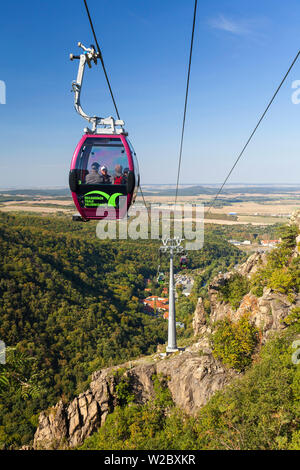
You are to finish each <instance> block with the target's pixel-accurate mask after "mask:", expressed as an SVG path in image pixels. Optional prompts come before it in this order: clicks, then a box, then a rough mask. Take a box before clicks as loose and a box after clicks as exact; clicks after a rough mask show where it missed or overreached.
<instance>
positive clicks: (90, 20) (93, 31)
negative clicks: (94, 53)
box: [83, 0, 120, 119]
mask: <svg viewBox="0 0 300 470" xmlns="http://www.w3.org/2000/svg"><path fill="white" fill-rule="evenodd" d="M83 1H84V5H85V8H86V12H87V15H88V18H89V22H90V25H91V29H92V33H93V36H94V39H95V43H96V47H97V50H98V56H99V59H100V61H101V64H102V68H103V72H104V75H105V78H106V82H107V85H108V88H109V91H110V96H111V98H112V101H113V104H114V107H115V110H116V114H117V116H118V119H120V115H119V111H118V108H117V105H116V101H115V98H114V95H113V92H112V88H111V85H110V81H109V78H108V75H107V72H106V68H105V65H104V60H103V56H102V53H101V50H100V46H99V43H98V41H97V36H96V33H95V29H94V26H93V22H92V18H91V15H90V12H89V8H88V5H87V2H86V0H83Z"/></svg>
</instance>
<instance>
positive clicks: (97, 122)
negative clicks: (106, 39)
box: [70, 42, 126, 134]
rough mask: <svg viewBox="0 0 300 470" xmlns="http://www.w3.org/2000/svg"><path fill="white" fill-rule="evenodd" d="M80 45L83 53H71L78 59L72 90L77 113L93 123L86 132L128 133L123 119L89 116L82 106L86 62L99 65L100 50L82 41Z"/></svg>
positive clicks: (89, 64) (72, 56)
mask: <svg viewBox="0 0 300 470" xmlns="http://www.w3.org/2000/svg"><path fill="white" fill-rule="evenodd" d="M78 47H81V48H82V49H83V51H84V52H83V53H82V54H80V55H74V54H70V59H71V60H74V59H78V60H79V66H78V73H77V79H76V81H73V82H72V91H74V95H75V96H74V106H75V109H76V111H77V113H78V114H79V115H80V116H81V117H83V118H84V119H86V120H87V121H88V122H90V123H91V124H92V129H89V128H87V127H86V128H85V129H84V132H85V133H88V134H126V132H125V129H124V128H123V126H124V121H122V120H121V119H114V118H113V117H112V116H109V117H107V118H102V117H98V116H89V115H88V114H86V113H85V112H84V111H83V109H82V106H81V101H80V96H81V90H82V83H83V77H84V71H85V66H86V64H87V65H88V67H89V68H91V67H92V63H93V62H94V64H95V65H97V59H98V58H99V52H97V51H96V50H95V47H94V46H91V47H89V48H87V47H85V46H84V45H83V44H82V43H81V42H79V43H78Z"/></svg>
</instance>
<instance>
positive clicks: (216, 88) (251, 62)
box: [0, 0, 300, 188]
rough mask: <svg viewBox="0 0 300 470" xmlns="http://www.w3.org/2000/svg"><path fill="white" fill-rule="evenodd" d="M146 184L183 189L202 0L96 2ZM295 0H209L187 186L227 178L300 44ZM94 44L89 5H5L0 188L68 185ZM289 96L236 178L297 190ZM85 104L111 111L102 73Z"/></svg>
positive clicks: (299, 113)
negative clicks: (83, 57) (75, 85)
mask: <svg viewBox="0 0 300 470" xmlns="http://www.w3.org/2000/svg"><path fill="white" fill-rule="evenodd" d="M88 4H89V8H90V11H91V13H92V16H93V19H94V24H95V28H96V31H97V35H98V40H99V43H100V46H101V47H102V52H103V56H104V60H105V63H106V67H107V69H108V72H109V75H110V79H111V83H112V87H113V90H114V93H115V96H116V100H117V103H118V107H119V111H120V114H121V118H122V119H124V120H125V123H126V129H127V130H128V132H129V136H130V138H131V141H132V143H133V145H134V147H135V149H136V152H137V155H138V157H139V163H140V169H141V174H142V182H143V183H144V184H149V183H160V184H161V183H166V184H172V183H175V182H176V174H177V161H178V150H179V143H180V129H181V121H182V112H183V104H184V93H185V82H186V72H187V62H188V52H189V41H190V34H191V23H192V15H193V6H194V0H186V1H184V2H183V1H182V0H159V1H158V0H151V1H149V0H147V1H146V0H127V1H126V2H124V1H120V0H115V1H114V2H99V1H96V0H89V1H88ZM299 24H300V3H299V1H297V0H287V1H286V2H282V1H281V0H259V1H258V0H251V1H248V0H243V1H241V0H222V1H221V0H215V1H214V2H211V1H208V0H207V1H199V2H198V14H197V24H196V32H195V43H194V56H193V64H192V72H191V83H190V96H189V104H188V114H187V121H186V134H185V141H184V151H183V162H182V173H181V179H180V181H181V183H220V182H221V181H222V180H223V179H224V177H225V175H226V173H227V172H228V170H229V168H230V167H231V165H232V163H233V161H234V159H235V158H236V155H237V154H238V152H239V151H240V150H241V148H242V146H243V144H244V143H245V141H246V139H247V137H248V136H249V133H250V131H251V130H252V129H253V127H254V126H255V124H256V121H257V119H258V116H259V115H260V114H261V113H262V111H263V109H264V107H265V106H266V104H267V102H268V100H269V99H270V97H271V96H272V94H273V92H274V90H275V88H276V87H277V86H278V84H279V82H280V80H281V78H282V76H283V74H284V73H285V72H286V70H287V68H288V66H289V64H290V63H291V61H292V60H293V58H294V57H295V55H296V53H297V51H298V49H299V46H300V37H299V36H300V28H299ZM78 41H81V42H83V43H84V44H86V45H89V44H91V43H92V42H93V39H92V36H91V31H90V28H89V23H88V20H87V17H86V13H85V10H84V5H83V1H82V0H64V1H63V2H61V1H57V0H52V1H50V0H44V1H41V0H40V1H37V0H32V1H31V2H24V0H15V1H14V2H5V3H4V4H3V5H2V6H1V17H0V48H1V64H0V80H3V81H5V83H6V90H7V97H6V104H5V105H3V104H0V123H1V125H0V139H1V149H0V167H1V172H0V187H1V188H6V187H32V186H67V182H68V172H69V165H70V161H71V157H72V153H73V151H74V148H75V146H76V143H77V141H78V140H79V138H80V136H81V134H82V130H83V128H84V127H85V125H86V124H85V121H84V120H83V119H82V118H80V117H79V116H78V115H77V114H76V112H75V110H74V108H73V94H72V93H71V92H70V90H71V82H72V80H73V79H75V78H76V74H77V63H74V62H71V61H69V58H68V56H69V53H70V52H73V53H78V51H79V49H78V48H77V42H78ZM294 80H300V59H299V62H298V63H297V64H296V65H295V67H294V69H293V71H292V72H291V74H290V76H289V77H288V79H287V81H286V83H285V85H284V87H283V88H282V90H281V91H280V94H279V95H278V97H277V99H276V102H275V103H274V104H273V106H272V108H271V109H270V112H269V113H268V115H267V117H266V120H265V121H264V122H263V124H262V126H261V127H260V129H259V131H258V133H257V135H256V136H255V138H254V140H253V142H252V143H251V144H250V146H249V148H248V149H247V151H246V153H245V155H244V157H243V160H242V161H241V162H240V164H239V165H238V167H237V169H236V170H235V172H234V173H233V175H232V176H231V179H230V182H245V183H280V182H282V183H284V182H285V183H299V175H300V159H299V150H300V143H299V118H300V104H299V105H295V104H293V103H292V100H291V96H292V92H293V90H292V82H293V81H294ZM84 85H85V87H84V91H83V95H82V103H83V107H84V108H85V109H86V110H87V111H88V112H90V113H91V114H98V115H101V116H107V115H110V114H112V113H113V106H112V103H111V100H110V97H109V94H108V90H107V87H106V84H105V81H104V78H103V73H102V69H101V68H100V67H96V68H93V69H92V70H91V71H87V73H86V76H85V83H84Z"/></svg>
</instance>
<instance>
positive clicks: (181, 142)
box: [175, 0, 198, 205]
mask: <svg viewBox="0 0 300 470" xmlns="http://www.w3.org/2000/svg"><path fill="white" fill-rule="evenodd" d="M197 3H198V2H197V0H195V6H194V18H193V27H192V37H191V46H190V58H189V65H188V74H187V83H186V92H185V102H184V111H183V121H182V130H181V139H180V150H179V160H178V171H177V183H176V194H175V205H176V202H177V196H178V185H179V177H180V170H181V160H182V148H183V137H184V129H185V119H186V110H187V102H188V95H189V85H190V74H191V65H192V55H193V44H194V33H195V23H196V15H197Z"/></svg>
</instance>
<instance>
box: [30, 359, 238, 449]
mask: <svg viewBox="0 0 300 470" xmlns="http://www.w3.org/2000/svg"><path fill="white" fill-rule="evenodd" d="M123 366H125V367H126V366H127V367H128V364H124V365H122V366H119V367H123ZM114 369H116V368H108V369H104V370H102V371H98V372H96V373H95V374H94V375H93V377H92V381H91V384H90V387H89V389H88V390H87V391H86V392H84V393H82V394H80V395H79V396H78V397H76V398H75V399H74V400H73V401H72V402H71V403H69V404H64V403H63V402H62V401H60V402H59V403H58V404H57V405H56V406H55V407H53V408H52V409H51V410H50V412H48V413H46V412H43V413H41V414H40V416H39V425H38V428H37V431H36V433H35V437H34V443H33V448H34V449H65V448H72V447H76V446H78V445H80V444H82V443H83V442H84V440H85V439H86V438H87V437H88V436H90V435H91V434H92V433H93V432H94V431H95V430H96V429H98V428H99V427H100V426H102V425H103V423H104V422H105V419H106V417H107V414H108V413H109V412H112V411H113V408H114V406H115V405H116V381H115V380H114V376H113V374H112V373H113V370H114ZM153 374H158V375H159V376H165V377H167V378H168V386H169V389H170V392H171V394H172V398H173V400H174V403H175V404H176V405H177V406H178V407H180V408H181V409H183V410H185V411H186V412H187V413H189V414H193V413H195V412H197V411H198V410H199V408H200V407H201V406H203V405H204V404H205V403H206V402H207V400H209V398H210V397H211V396H212V395H213V393H214V392H215V391H216V390H220V389H221V388H223V387H224V386H225V385H226V384H228V383H229V382H230V381H231V380H232V378H233V377H234V376H235V375H236V373H235V372H233V371H230V370H227V369H226V368H225V367H224V366H222V365H221V364H220V363H219V362H218V361H216V360H215V359H214V358H213V356H212V355H211V352H210V351H207V352H206V353H204V354H202V355H199V351H198V350H197V351H194V352H193V351H188V350H187V351H185V352H182V353H181V354H179V355H174V356H173V357H171V358H168V359H167V360H164V359H161V360H158V359H157V361H156V362H153V363H146V364H143V363H142V364H138V365H136V366H134V367H132V368H130V369H127V370H126V372H125V374H124V375H125V376H127V377H128V378H129V379H130V383H131V389H132V392H133V394H134V396H135V402H136V403H141V404H142V403H145V402H146V401H148V400H149V399H151V398H152V397H153V396H154V387H153V381H152V376H153Z"/></svg>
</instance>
